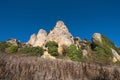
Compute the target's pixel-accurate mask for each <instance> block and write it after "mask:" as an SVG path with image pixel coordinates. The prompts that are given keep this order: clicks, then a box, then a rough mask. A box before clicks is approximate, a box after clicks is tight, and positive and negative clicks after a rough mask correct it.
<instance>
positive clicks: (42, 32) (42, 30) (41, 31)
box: [37, 29, 47, 36]
mask: <svg viewBox="0 0 120 80" xmlns="http://www.w3.org/2000/svg"><path fill="white" fill-rule="evenodd" d="M40 34H45V35H47V32H46V31H45V30H44V29H40V30H39V32H38V34H37V36H38V35H40Z"/></svg>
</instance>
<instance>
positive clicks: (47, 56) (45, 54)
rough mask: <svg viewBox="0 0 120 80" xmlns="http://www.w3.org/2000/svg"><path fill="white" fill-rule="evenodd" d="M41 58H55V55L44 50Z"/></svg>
mask: <svg viewBox="0 0 120 80" xmlns="http://www.w3.org/2000/svg"><path fill="white" fill-rule="evenodd" d="M41 58H44V59H56V58H55V57H53V56H51V55H50V54H49V53H48V52H47V51H45V52H44V54H43V55H42V56H41Z"/></svg>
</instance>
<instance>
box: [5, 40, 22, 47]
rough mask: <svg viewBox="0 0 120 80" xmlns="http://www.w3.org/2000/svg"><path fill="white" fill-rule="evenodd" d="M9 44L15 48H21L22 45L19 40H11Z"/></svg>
mask: <svg viewBox="0 0 120 80" xmlns="http://www.w3.org/2000/svg"><path fill="white" fill-rule="evenodd" d="M7 43H10V44H13V45H14V46H18V47H21V43H20V41H19V40H17V39H14V38H11V39H9V40H8V41H7Z"/></svg>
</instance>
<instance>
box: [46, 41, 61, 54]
mask: <svg viewBox="0 0 120 80" xmlns="http://www.w3.org/2000/svg"><path fill="white" fill-rule="evenodd" d="M45 47H47V48H48V53H50V54H51V55H52V56H59V53H58V44H57V43H56V42H55V41H49V42H47V43H46V44H45Z"/></svg>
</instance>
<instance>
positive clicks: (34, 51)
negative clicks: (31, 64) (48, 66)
mask: <svg viewBox="0 0 120 80" xmlns="http://www.w3.org/2000/svg"><path fill="white" fill-rule="evenodd" d="M19 52H20V53H24V54H31V55H37V56H41V55H43V53H44V49H43V48H42V47H26V48H21V49H20V50H19Z"/></svg>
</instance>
